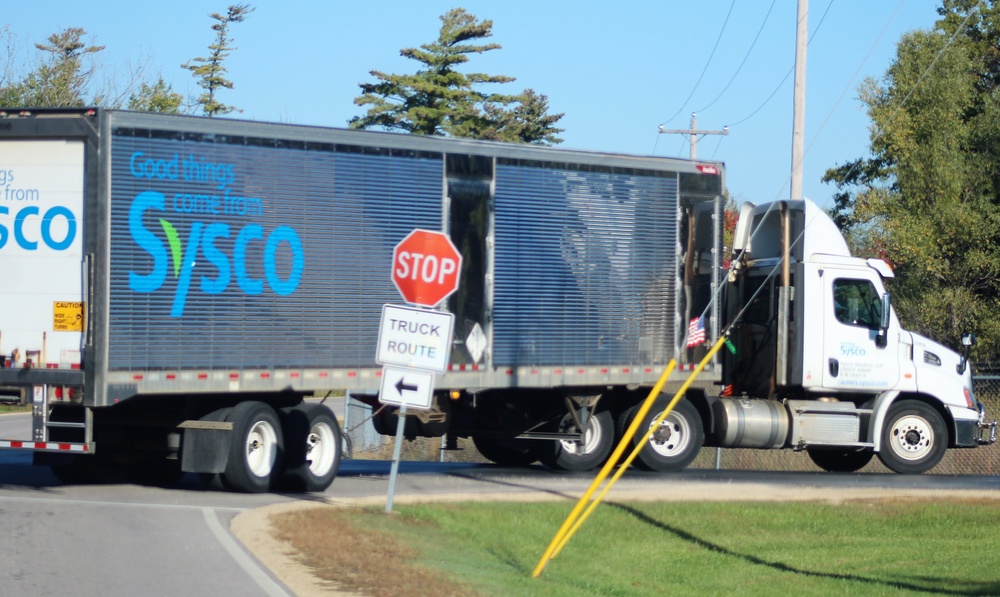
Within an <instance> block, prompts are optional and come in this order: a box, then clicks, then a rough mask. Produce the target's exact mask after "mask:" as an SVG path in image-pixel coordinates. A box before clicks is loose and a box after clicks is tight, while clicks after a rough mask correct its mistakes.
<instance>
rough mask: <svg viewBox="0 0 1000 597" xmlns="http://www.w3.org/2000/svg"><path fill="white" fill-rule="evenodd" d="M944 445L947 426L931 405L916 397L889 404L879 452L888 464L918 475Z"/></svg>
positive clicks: (936, 459) (934, 462)
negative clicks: (915, 398)
mask: <svg viewBox="0 0 1000 597" xmlns="http://www.w3.org/2000/svg"><path fill="white" fill-rule="evenodd" d="M947 447H948V430H947V429H946V428H945V424H944V419H943V418H942V417H941V414H940V413H938V411H936V410H934V408H933V407H931V406H929V405H927V404H924V403H923V402H919V401H916V400H901V401H899V402H896V403H894V404H893V405H892V406H890V407H889V413H888V415H887V416H886V419H885V426H884V427H883V428H882V449H881V450H880V451H879V453H878V457H879V459H880V460H881V461H882V463H883V464H885V465H886V466H887V467H889V468H890V469H892V470H893V471H895V472H897V473H904V474H915V475H919V474H920V473H924V472H927V471H929V470H931V469H932V468H934V466H936V465H937V463H938V462H940V461H941V458H942V457H944V452H945V450H946V449H947Z"/></svg>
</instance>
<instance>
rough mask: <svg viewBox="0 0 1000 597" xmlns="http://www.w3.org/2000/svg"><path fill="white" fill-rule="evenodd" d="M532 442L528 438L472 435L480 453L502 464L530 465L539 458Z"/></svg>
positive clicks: (491, 460)
mask: <svg viewBox="0 0 1000 597" xmlns="http://www.w3.org/2000/svg"><path fill="white" fill-rule="evenodd" d="M531 442H532V440H527V439H513V438H498V437H482V436H479V435H473V436H472V443H473V444H474V445H475V446H476V449H477V450H479V453H480V454H482V455H483V457H484V458H486V459H487V460H489V461H490V462H494V463H496V464H499V465H500V466H528V465H529V464H531V463H533V462H535V461H536V460H538V459H537V458H536V457H535V452H534V450H533V449H532V443H531Z"/></svg>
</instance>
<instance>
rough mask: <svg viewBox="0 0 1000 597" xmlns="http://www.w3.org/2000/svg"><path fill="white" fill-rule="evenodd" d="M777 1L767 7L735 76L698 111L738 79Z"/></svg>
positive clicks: (717, 97)
mask: <svg viewBox="0 0 1000 597" xmlns="http://www.w3.org/2000/svg"><path fill="white" fill-rule="evenodd" d="M777 1H778V0H771V7H770V8H768V9H767V14H766V15H764V20H763V21H761V23H760V28H759V29H757V35H756V36H754V38H753V42H752V43H751V44H750V47H749V48H747V53H746V54H745V55H744V56H743V60H742V61H741V62H740V65H739V66H738V67H737V68H736V72H734V73H733V76H732V77H730V79H729V82H728V83H726V86H725V87H723V88H722V91H720V92H719V95H717V96H715V99H713V100H712V101H711V102H709V103H708V105H707V106H705V107H704V108H701V109H699V110H695V112H696V113H697V112H704V111H705V110H707V109H709V108H711V107H712V106H713V105H715V102H717V101H719V98H720V97H722V96H723V94H725V93H726V91H727V90H728V89H729V86H730V85H732V84H733V81H735V80H736V75H738V74H740V71H741V70H743V65H744V64H746V63H747V59H748V58H750V53H751V52H753V48H754V46H756V45H757V40H758V39H760V34H761V33H762V32H763V31H764V25H766V24H767V19H768V18H769V17H770V16H771V11H772V10H774V5H775V4H776V3H777Z"/></svg>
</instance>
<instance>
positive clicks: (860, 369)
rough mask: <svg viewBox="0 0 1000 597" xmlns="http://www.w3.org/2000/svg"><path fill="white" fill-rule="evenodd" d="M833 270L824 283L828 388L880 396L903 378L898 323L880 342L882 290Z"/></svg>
mask: <svg viewBox="0 0 1000 597" xmlns="http://www.w3.org/2000/svg"><path fill="white" fill-rule="evenodd" d="M843 273H844V272H832V271H830V270H828V271H827V272H826V275H825V276H823V278H822V279H823V280H824V285H825V286H824V293H823V295H824V309H823V318H824V325H823V330H824V333H823V364H824V366H823V387H826V388H831V389H840V390H852V389H856V390H859V391H879V390H884V389H888V388H891V387H893V386H894V385H895V383H896V381H897V379H898V377H899V364H898V362H897V352H896V346H897V344H898V342H899V328H898V324H896V323H894V322H893V323H892V324H891V325H890V327H889V329H888V330H887V331H886V332H885V337H884V338H879V318H880V315H881V309H882V297H881V294H880V293H879V290H878V289H879V288H880V287H881V285H880V284H879V285H876V284H875V280H874V279H873V277H874V274H873V275H872V277H868V276H866V275H865V273H862V272H850V275H849V276H845V275H843Z"/></svg>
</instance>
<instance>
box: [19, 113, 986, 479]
mask: <svg viewBox="0 0 1000 597" xmlns="http://www.w3.org/2000/svg"><path fill="white" fill-rule="evenodd" d="M724 182H725V180H724V168H723V165H722V164H721V163H717V162H695V161H689V160H681V159H669V158H658V157H639V156H627V155H613V154H605V153H597V152H583V151H571V150H564V149H559V148H551V147H538V146H529V145H511V144H500V143H489V142H477V141H469V140H459V139H446V138H434V137H423V136H416V135H398V134H388V133H375V132H366V131H351V130H342V129H329V128H320V127H305V126H294V125H286V124H270V123H258V122H246V121H236V120H226V119H207V118H196V117H187V116H176V115H163V114H146V113H134V112H125V111H113V110H99V109H74V110H8V111H6V112H4V113H0V187H2V188H0V280H2V283H0V393H6V394H9V395H14V396H21V397H23V399H24V400H26V401H27V402H30V403H31V404H32V420H33V423H32V432H31V433H32V437H31V438H30V439H10V440H6V439H5V440H0V448H2V449H11V450H30V451H31V452H33V453H34V460H35V462H36V463H37V464H43V465H48V466H51V467H52V470H53V471H54V472H55V473H56V474H57V475H58V476H60V477H61V478H63V479H67V480H88V479H93V478H99V477H101V476H105V475H108V474H112V473H115V474H117V473H119V472H121V471H130V472H132V473H135V474H138V475H139V476H141V477H145V478H155V479H159V480H162V479H164V478H170V477H172V476H176V475H179V474H180V473H182V472H192V473H201V474H203V475H204V476H206V477H207V478H216V477H218V478H219V479H221V481H222V482H223V483H224V484H225V485H226V486H228V487H230V488H232V489H235V490H240V491H267V490H270V489H272V488H274V487H276V486H278V485H279V484H282V485H283V486H286V487H291V488H298V489H302V490H307V491H319V490H323V489H325V488H326V487H328V486H329V485H330V483H331V482H332V481H333V479H334V477H335V476H336V473H337V469H338V466H339V463H340V459H341V447H342V438H341V432H340V428H339V425H338V423H337V420H336V418H335V417H334V416H333V414H332V412H331V411H330V410H329V409H327V408H326V407H325V406H323V405H321V404H317V403H315V402H314V401H307V400H305V398H307V397H310V396H314V395H317V394H320V395H322V394H324V393H326V392H330V391H334V390H348V391H350V392H351V393H352V395H353V396H354V397H356V398H359V399H361V400H363V401H366V402H368V403H370V404H371V405H372V406H374V407H381V405H380V403H379V400H378V396H377V393H378V389H379V387H380V376H381V372H382V369H381V367H380V366H379V365H378V364H377V363H376V362H375V360H376V345H377V343H378V334H379V324H380V316H381V312H382V309H383V307H384V306H385V305H388V304H392V303H399V302H400V297H399V292H398V290H397V288H396V287H395V285H394V283H393V281H392V276H391V269H392V255H393V248H394V246H396V244H397V243H399V242H400V240H402V239H403V238H404V237H406V236H407V235H408V234H409V233H411V232H412V231H413V230H415V229H424V230H438V231H442V232H444V233H446V234H447V235H448V236H449V237H450V238H451V240H452V242H453V244H454V245H455V246H456V247H457V248H458V250H459V252H460V254H461V272H460V278H459V286H458V291H457V292H455V293H454V294H452V295H451V296H450V297H448V298H447V299H446V300H444V301H442V302H441V303H440V304H439V305H437V309H438V310H441V311H448V312H450V313H452V314H454V316H455V324H454V326H453V331H452V338H451V340H452V348H451V351H450V361H449V362H448V364H447V370H446V372H445V373H443V374H439V375H437V377H436V379H435V380H434V392H433V400H432V404H431V407H430V408H429V409H427V410H419V411H416V412H414V411H411V412H410V414H412V415H413V416H407V417H406V420H405V421H404V431H405V433H406V435H407V436H408V437H414V436H447V437H448V439H449V441H450V442H454V441H455V440H457V438H461V437H468V438H471V439H472V441H473V442H474V443H475V445H476V447H477V448H478V449H479V451H480V452H481V453H482V454H483V455H485V456H486V457H487V458H489V459H491V460H493V461H495V462H498V463H503V464H526V463H531V462H535V461H541V462H542V463H543V464H545V465H547V466H549V467H552V468H557V469H567V470H586V469H590V468H593V467H595V466H598V465H600V464H601V463H602V462H603V461H604V460H605V459H606V458H607V456H608V454H609V452H610V450H611V448H612V445H613V443H614V441H615V439H616V437H617V436H619V435H620V433H621V431H622V430H623V429H624V428H625V427H627V425H628V424H630V423H631V421H632V419H633V418H634V417H635V413H636V410H637V405H638V404H639V403H640V402H641V401H642V400H643V399H644V398H645V396H646V395H647V394H648V392H649V389H650V388H651V387H652V386H653V385H654V383H655V382H656V381H657V379H658V378H659V376H660V375H661V373H662V371H663V369H664V367H665V365H666V363H667V362H668V361H669V360H670V359H672V358H676V359H677V360H678V361H679V362H680V363H681V366H680V367H679V368H678V370H677V371H676V372H675V373H674V374H673V375H672V376H671V377H670V378H669V380H668V383H667V386H666V389H665V390H664V391H665V393H667V392H669V393H671V394H672V392H673V390H676V389H677V388H678V387H679V386H680V385H681V383H682V382H683V380H684V378H685V376H686V375H687V374H688V373H689V372H690V370H691V369H692V368H693V366H694V363H697V362H698V360H699V359H700V357H701V356H702V355H704V354H705V351H706V346H705V344H704V343H703V341H702V337H704V340H706V341H710V340H712V339H714V338H716V337H718V335H719V334H720V333H721V332H722V331H724V330H725V331H727V332H728V334H729V336H728V337H729V341H730V343H731V345H732V347H733V348H734V350H735V352H732V351H728V350H727V351H724V352H723V353H722V354H723V356H722V357H721V358H718V359H717V360H715V361H714V362H713V363H712V364H711V365H710V366H709V367H708V368H707V369H706V371H705V373H704V374H703V375H702V376H701V377H700V378H699V379H698V381H697V382H696V383H695V385H693V386H692V389H691V390H689V391H688V392H687V394H686V398H685V399H684V400H682V401H680V402H679V403H678V405H677V406H676V408H675V409H674V411H673V412H672V413H671V414H670V415H669V417H668V418H667V420H666V421H665V423H664V424H663V425H662V426H660V427H659V428H658V429H657V430H656V431H655V432H654V433H653V435H652V436H651V438H650V440H649V441H648V442H647V443H646V445H644V447H643V450H642V452H641V454H640V458H639V460H638V461H637V462H638V463H639V464H640V465H641V466H644V467H646V468H651V469H654V470H673V469H678V468H683V467H684V466H686V465H687V464H689V463H690V462H691V460H692V459H693V458H694V457H695V456H696V455H697V453H698V451H699V449H700V448H701V446H702V445H708V446H727V447H752V448H763V449H769V448H793V449H796V450H801V449H804V450H807V451H808V453H809V454H810V455H811V456H812V458H813V460H814V461H815V462H816V463H817V464H819V465H820V466H821V467H823V468H825V469H828V470H856V469H857V468H860V467H861V466H863V465H864V464H865V463H867V462H868V460H870V458H871V457H872V455H873V454H876V453H877V454H879V455H880V457H881V458H882V460H883V461H884V462H885V463H886V464H887V465H888V466H889V467H890V468H892V469H893V470H896V471H900V472H923V471H926V470H928V469H930V468H931V467H933V466H934V465H935V464H936V463H937V462H938V461H939V460H940V458H941V456H942V454H943V452H944V450H945V449H946V448H949V447H956V448H957V447H974V446H976V445H979V444H985V443H992V442H993V441H994V440H995V439H996V430H995V423H989V422H987V421H986V420H985V413H984V412H983V409H982V407H981V405H980V404H979V403H978V402H977V401H976V400H975V398H974V396H973V394H972V384H971V376H970V372H969V368H968V365H967V363H966V360H965V358H964V357H963V356H960V355H958V354H956V353H954V352H952V351H950V350H948V349H947V348H944V347H943V346H941V345H938V344H935V343H933V342H931V341H929V340H927V339H924V338H922V337H920V336H918V335H916V334H912V333H909V332H906V331H904V330H902V329H901V328H900V326H899V322H898V321H897V319H896V317H895V313H894V311H893V309H892V306H891V301H890V299H889V296H888V294H886V292H885V289H884V287H883V284H882V277H883V276H886V275H891V272H890V271H889V270H888V268H887V267H886V266H885V265H884V264H882V263H880V262H874V261H870V260H869V261H864V260H861V259H856V258H852V257H850V255H849V252H848V251H847V248H846V245H845V244H844V242H843V240H842V237H841V235H840V233H839V231H837V230H836V228H835V227H834V226H833V224H832V222H831V221H830V220H829V218H827V216H826V215H825V214H823V213H822V212H821V211H820V210H818V209H817V208H816V207H815V206H814V205H813V204H811V203H808V202H805V201H785V202H778V203H774V204H768V205H762V206H758V207H752V206H744V208H743V210H742V211H741V217H740V221H739V225H738V228H737V231H736V242H735V243H734V244H735V245H736V246H735V247H732V248H729V247H726V248H724V247H723V246H722V221H723V207H724V203H723V188H724ZM730 254H731V255H733V256H738V259H736V260H735V261H734V264H733V268H732V269H731V270H728V271H727V270H724V269H723V268H722V258H723V257H724V256H728V255H730ZM776 268H777V269H776ZM775 271H777V273H775ZM667 398H669V396H668V397H667ZM666 403H667V401H666V399H664V400H661V401H660V402H658V403H657V404H658V405H659V406H660V408H654V409H652V412H651V413H650V414H649V415H647V418H648V419H649V420H650V421H652V420H654V418H655V417H656V416H657V415H658V414H659V412H662V410H663V408H662V407H663V406H665V405H666ZM397 412H398V411H397V409H396V408H394V407H381V408H380V409H379V410H378V414H377V415H376V417H375V418H374V422H375V426H376V428H377V429H378V430H379V431H381V432H383V433H386V434H392V433H394V432H395V429H396V417H397V414H396V413H397ZM645 428H647V429H648V424H647V426H646V427H645Z"/></svg>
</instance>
